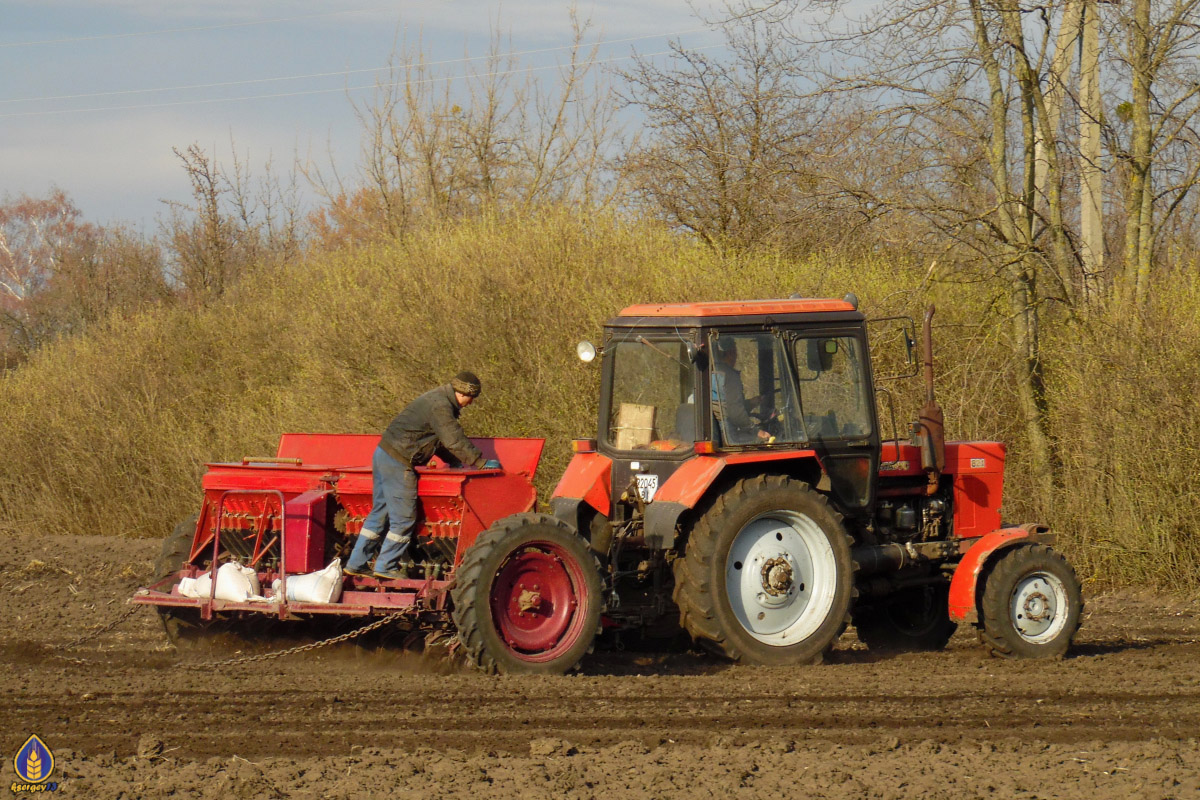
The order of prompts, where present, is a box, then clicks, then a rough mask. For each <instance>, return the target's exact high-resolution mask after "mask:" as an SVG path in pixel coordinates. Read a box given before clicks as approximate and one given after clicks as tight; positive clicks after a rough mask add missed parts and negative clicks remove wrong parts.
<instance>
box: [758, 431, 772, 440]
mask: <svg viewBox="0 0 1200 800" xmlns="http://www.w3.org/2000/svg"><path fill="white" fill-rule="evenodd" d="M772 438H774V437H772V436H771V434H769V433H767V432H766V431H764V430H763V429H762V428H759V429H758V439H759V441H762V442H767V441H770V440H771V439H772Z"/></svg>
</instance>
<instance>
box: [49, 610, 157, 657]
mask: <svg viewBox="0 0 1200 800" xmlns="http://www.w3.org/2000/svg"><path fill="white" fill-rule="evenodd" d="M137 612H138V606H130V607H129V608H128V609H126V610H125V613H124V614H122V615H121V616H119V617H117V618H116V619H114V620H113V621H112V622H110V623H108V624H107V625H104V626H101V627H99V628H97V629H95V630H94V631H88V632H87V633H85V634H84V635H83V636H80V637H79V638H78V639H75V640H73V641H70V642H67V643H66V644H60V645H55V647H54V649H55V650H70V649H71V648H74V647H78V646H79V645H81V644H83V643H84V642H89V641H91V640H92V639H98V638H100V637H101V636H103V635H104V634H106V633H108V632H109V631H111V630H112V629H114V628H116V627H117V626H118V625H120V624H121V623H122V622H124V621H125V620H127V619H129V618H130V617H132V616H133V615H134V614H136V613H137Z"/></svg>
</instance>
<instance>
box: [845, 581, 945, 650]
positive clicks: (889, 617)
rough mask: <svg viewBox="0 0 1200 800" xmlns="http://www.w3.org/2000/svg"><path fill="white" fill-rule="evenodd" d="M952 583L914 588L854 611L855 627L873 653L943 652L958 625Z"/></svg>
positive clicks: (861, 639) (890, 595)
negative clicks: (952, 608)
mask: <svg viewBox="0 0 1200 800" xmlns="http://www.w3.org/2000/svg"><path fill="white" fill-rule="evenodd" d="M949 593H950V587H949V585H948V584H934V585H930V586H912V587H909V588H907V589H901V590H899V591H897V592H892V593H891V594H889V595H887V596H886V597H884V598H882V599H881V600H879V601H878V602H875V603H873V604H871V605H869V606H865V607H863V608H856V609H855V610H854V614H853V617H854V628H855V630H856V632H857V633H858V638H859V640H860V641H862V643H863V644H865V645H866V646H867V649H869V650H877V651H880V652H905V653H909V652H920V651H928V650H941V649H942V648H944V647H945V646H946V643H947V642H949V641H950V637H951V636H953V635H954V631H955V630H957V628H958V625H957V624H955V622H954V621H953V620H952V619H950V610H949V604H948V596H949Z"/></svg>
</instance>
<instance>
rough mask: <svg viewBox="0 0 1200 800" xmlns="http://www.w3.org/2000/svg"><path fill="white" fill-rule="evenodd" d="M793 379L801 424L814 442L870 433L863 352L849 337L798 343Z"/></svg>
mask: <svg viewBox="0 0 1200 800" xmlns="http://www.w3.org/2000/svg"><path fill="white" fill-rule="evenodd" d="M795 348H796V351H795V352H796V377H797V378H799V381H800V398H801V404H802V406H803V408H804V424H805V426H806V427H807V428H808V433H809V435H810V436H811V437H812V438H814V439H816V438H857V437H862V436H868V435H870V433H871V428H872V422H871V404H870V403H869V402H867V399H868V398H867V391H866V368H865V361H864V358H863V348H862V345H861V343H860V342H859V340H858V339H856V338H854V337H852V336H827V337H810V338H804V339H797V340H796V343H795Z"/></svg>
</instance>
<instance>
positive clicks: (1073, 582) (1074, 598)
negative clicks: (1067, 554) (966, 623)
mask: <svg viewBox="0 0 1200 800" xmlns="http://www.w3.org/2000/svg"><path fill="white" fill-rule="evenodd" d="M980 606H981V608H980V610H981V612H982V613H981V614H980V616H981V617H982V619H983V624H982V626H981V627H980V629H979V639H980V642H981V643H982V644H983V646H984V647H986V648H987V649H988V650H989V651H991V653H992V654H993V655H996V656H1000V657H1001V658H1056V657H1058V656H1061V655H1063V654H1064V653H1065V652H1067V648H1068V647H1070V646H1071V641H1072V640H1073V639H1074V638H1075V632H1076V631H1078V630H1079V623H1080V621H1081V620H1080V617H1081V615H1082V612H1083V594H1082V592H1081V590H1080V587H1079V579H1078V578H1076V577H1075V570H1074V569H1072V568H1071V565H1070V564H1068V563H1067V560H1066V559H1065V558H1063V557H1062V556H1061V555H1060V554H1059V553H1057V552H1055V551H1054V550H1052V549H1051V548H1049V547H1047V546H1046V545H1044V544H1031V545H1024V546H1021V547H1015V548H1013V549H1011V550H1008V551H1005V552H1003V553H1001V554H1000V556H999V558H998V559H997V560H996V562H995V564H994V565H993V566H992V568H991V570H990V571H989V572H988V573H987V574H986V577H985V578H984V584H983V596H982V600H981V601H980Z"/></svg>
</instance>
